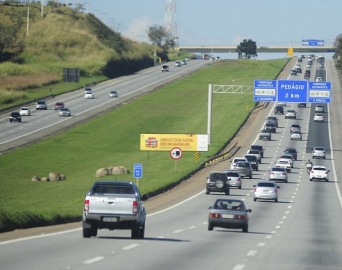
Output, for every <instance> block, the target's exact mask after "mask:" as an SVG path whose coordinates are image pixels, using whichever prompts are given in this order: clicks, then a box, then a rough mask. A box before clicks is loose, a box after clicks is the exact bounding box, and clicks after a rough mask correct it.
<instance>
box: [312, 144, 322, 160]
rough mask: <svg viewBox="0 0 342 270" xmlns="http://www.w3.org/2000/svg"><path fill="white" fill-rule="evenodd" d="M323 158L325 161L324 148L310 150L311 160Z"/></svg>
mask: <svg viewBox="0 0 342 270" xmlns="http://www.w3.org/2000/svg"><path fill="white" fill-rule="evenodd" d="M315 158H324V159H325V148H324V147H318V146H316V147H314V149H313V150H312V159H315Z"/></svg>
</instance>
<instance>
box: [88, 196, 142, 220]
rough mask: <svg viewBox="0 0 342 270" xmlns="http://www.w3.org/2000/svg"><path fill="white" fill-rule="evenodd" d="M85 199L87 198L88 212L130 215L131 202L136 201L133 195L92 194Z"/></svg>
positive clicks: (131, 209)
mask: <svg viewBox="0 0 342 270" xmlns="http://www.w3.org/2000/svg"><path fill="white" fill-rule="evenodd" d="M87 199H89V213H93V214H101V213H106V214H109V215H111V214H115V215H131V214H132V211H133V202H134V201H136V199H135V197H134V195H133V196H132V195H128V196H127V195H125V196H121V195H117V196H116V195H111V196H108V195H92V196H88V198H87Z"/></svg>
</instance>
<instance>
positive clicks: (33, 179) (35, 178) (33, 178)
mask: <svg viewBox="0 0 342 270" xmlns="http://www.w3.org/2000/svg"><path fill="white" fill-rule="evenodd" d="M31 180H32V181H34V182H38V181H40V178H39V177H38V176H33V177H32V178H31Z"/></svg>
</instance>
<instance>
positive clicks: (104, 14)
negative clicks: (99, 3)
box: [102, 12, 107, 24]
mask: <svg viewBox="0 0 342 270" xmlns="http://www.w3.org/2000/svg"><path fill="white" fill-rule="evenodd" d="M102 14H103V23H104V24H106V14H107V13H106V12H103V13H102Z"/></svg>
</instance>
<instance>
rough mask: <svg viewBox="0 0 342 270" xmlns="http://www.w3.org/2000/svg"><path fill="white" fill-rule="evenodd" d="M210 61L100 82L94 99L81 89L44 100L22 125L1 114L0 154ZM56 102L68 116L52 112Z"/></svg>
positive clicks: (116, 104) (83, 119) (147, 71)
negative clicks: (114, 95) (113, 94)
mask: <svg viewBox="0 0 342 270" xmlns="http://www.w3.org/2000/svg"><path fill="white" fill-rule="evenodd" d="M210 64H211V62H210V61H204V60H195V61H189V63H188V64H187V65H184V66H182V67H175V66H174V62H170V63H168V65H169V66H170V71H169V72H161V66H156V67H152V68H148V69H145V70H142V71H140V72H137V73H136V74H134V75H131V76H125V77H120V78H117V79H113V80H108V81H106V82H103V83H100V84H98V85H97V86H95V87H93V88H92V90H93V92H94V93H95V98H94V99H85V98H84V89H80V90H77V91H73V92H70V93H67V94H63V95H59V96H56V97H55V98H53V99H50V100H47V104H48V110H38V111H37V110H36V109H35V106H31V107H30V109H31V116H23V117H22V122H21V123H18V122H12V123H10V122H9V113H6V114H5V115H0V152H4V151H8V150H11V149H13V148H15V147H18V146H22V145H25V144H28V143H32V142H34V141H36V140H39V139H41V138H43V137H45V136H49V135H51V134H53V133H56V132H60V131H61V130H63V129H65V128H68V127H72V126H74V125H75V124H76V123H80V122H82V121H85V120H87V119H89V118H90V117H93V116H94V115H97V114H99V113H102V112H105V111H107V110H111V109H113V108H114V107H115V106H120V104H123V103H125V102H128V101H129V100H131V99H133V98H136V97H138V96H140V95H143V94H145V93H147V92H150V91H153V90H155V89H156V88H158V87H160V86H162V85H164V84H166V83H169V82H171V81H173V80H175V79H177V78H180V77H181V76H184V75H187V74H190V73H192V72H194V71H196V70H198V69H200V68H202V67H203V66H205V65H210ZM111 90H116V91H117V92H118V96H119V97H118V98H110V97H109V92H110V91H111ZM56 102H64V105H65V106H66V107H67V108H69V109H70V110H71V114H72V116H71V117H60V116H59V115H58V111H55V110H54V105H55V103H56Z"/></svg>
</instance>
